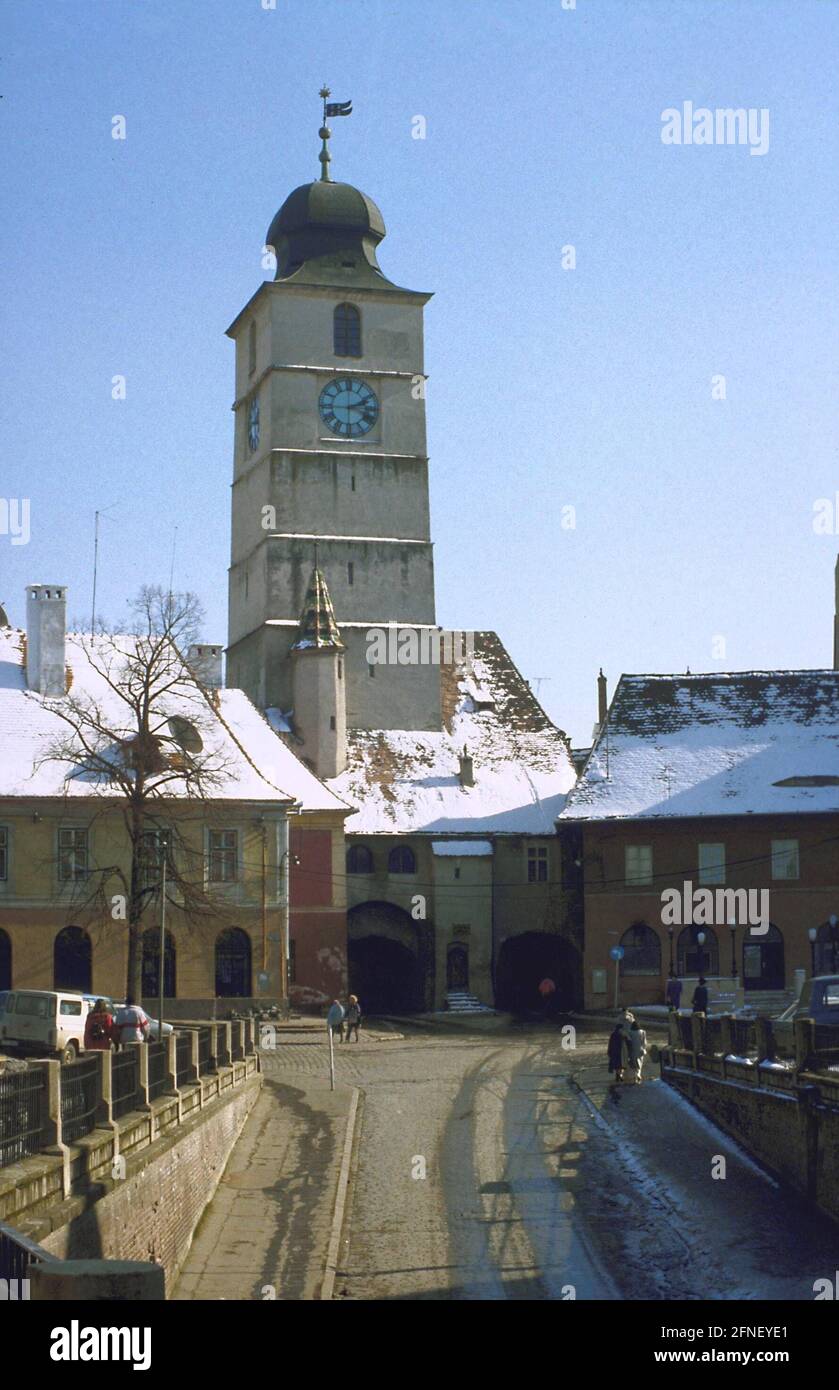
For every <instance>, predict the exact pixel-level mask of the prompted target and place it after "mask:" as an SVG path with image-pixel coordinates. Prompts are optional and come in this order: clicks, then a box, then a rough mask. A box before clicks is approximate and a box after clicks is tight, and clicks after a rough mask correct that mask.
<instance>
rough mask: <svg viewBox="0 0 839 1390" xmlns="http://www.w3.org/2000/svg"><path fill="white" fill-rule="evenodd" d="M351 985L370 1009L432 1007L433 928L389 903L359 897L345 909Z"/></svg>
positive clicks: (398, 1011)
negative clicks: (355, 905)
mask: <svg viewBox="0 0 839 1390" xmlns="http://www.w3.org/2000/svg"><path fill="white" fill-rule="evenodd" d="M347 961H348V967H349V981H350V986H349V987H350V991H351V992H352V993H353V994H357V995H358V997H359V1000H360V1001H361V1007H362V1009H363V1010H364V1012H365V1013H368V1014H376V1013H379V1014H388V1013H394V1014H405V1013H417V1012H420V1011H422V1010H423V1009H427V1008H430V1007H431V1005H430V1004H429V1002H428V1000H429V989H430V990H431V991H432V997H433V988H434V949H433V931H432V929H431V928H430V927H429V924H428V923H427V922H415V921H414V920H413V918H412V917H411V916H410V915H409V913H407V912H406V911H405V910H404V908H401V907H396V906H395V904H393V903H385V902H372V903H359V904H358V906H357V907H353V908H351V909H350V911H349V912H348V913H347Z"/></svg>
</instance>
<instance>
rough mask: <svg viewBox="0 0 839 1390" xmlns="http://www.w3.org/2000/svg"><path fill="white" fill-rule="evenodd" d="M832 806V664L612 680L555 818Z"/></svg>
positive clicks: (837, 685)
mask: <svg viewBox="0 0 839 1390" xmlns="http://www.w3.org/2000/svg"><path fill="white" fill-rule="evenodd" d="M836 810H839V671H832V670H831V671H738V672H733V673H732V674H729V675H717V674H711V675H696V676H690V675H688V676H655V675H652V676H622V677H621V679H620V681H619V683H618V687H617V689H616V691H615V695H614V698H613V700H612V704H611V706H610V709H609V716H608V719H607V721H606V726H605V728H604V729H602V730H601V731H600V733H599V734H598V737H597V740H596V742H595V745H594V748H593V750H592V752H591V754H590V756H589V759H588V762H587V764H586V766H585V769H584V771H583V774H582V776H581V778H580V781H579V782H578V784H577V786H576V787H575V788H574V790H573V791H572V793H571V795H570V796H569V798H568V801H567V804H566V806H565V809H564V810H563V812H562V815H561V819H562V820H582V821H589V820H613V819H637V818H641V819H653V818H659V817H660V818H673V817H687V816H733V815H772V814H776V813H783V814H788V813H790V812H802V813H807V812H810V813H814V812H824V811H836Z"/></svg>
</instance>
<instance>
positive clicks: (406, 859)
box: [387, 845, 417, 874]
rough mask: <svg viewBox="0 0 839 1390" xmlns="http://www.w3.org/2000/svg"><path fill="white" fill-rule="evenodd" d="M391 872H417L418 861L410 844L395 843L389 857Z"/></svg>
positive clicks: (388, 869) (389, 871) (388, 862)
mask: <svg viewBox="0 0 839 1390" xmlns="http://www.w3.org/2000/svg"><path fill="white" fill-rule="evenodd" d="M387 871H388V873H389V874H415V873H416V871H417V861H416V858H415V856H414V851H413V850H412V849H411V846H410V845H394V847H393V849H392V850H391V851H390V854H389V855H388V857H387Z"/></svg>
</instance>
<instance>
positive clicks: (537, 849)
mask: <svg viewBox="0 0 839 1390" xmlns="http://www.w3.org/2000/svg"><path fill="white" fill-rule="evenodd" d="M527 881H528V883H547V881H548V847H547V845H528V847H527Z"/></svg>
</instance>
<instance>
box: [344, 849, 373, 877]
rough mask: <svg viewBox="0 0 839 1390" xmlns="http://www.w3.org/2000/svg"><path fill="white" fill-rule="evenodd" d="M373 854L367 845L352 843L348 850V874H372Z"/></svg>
mask: <svg viewBox="0 0 839 1390" xmlns="http://www.w3.org/2000/svg"><path fill="white" fill-rule="evenodd" d="M372 872H373V855H372V854H371V852H370V850H369V849H368V848H367V846H366V845H350V847H349V849H348V850H347V873H348V874H372Z"/></svg>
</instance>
